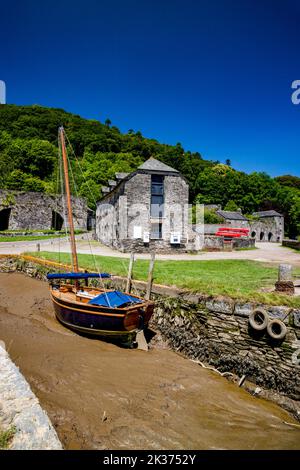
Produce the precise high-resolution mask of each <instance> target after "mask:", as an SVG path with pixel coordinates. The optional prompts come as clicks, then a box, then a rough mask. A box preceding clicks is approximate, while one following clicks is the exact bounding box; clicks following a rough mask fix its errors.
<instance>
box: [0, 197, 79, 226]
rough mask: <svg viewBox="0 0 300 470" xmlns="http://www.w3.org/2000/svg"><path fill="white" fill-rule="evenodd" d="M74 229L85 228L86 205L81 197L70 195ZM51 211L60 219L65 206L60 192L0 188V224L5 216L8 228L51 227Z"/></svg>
mask: <svg viewBox="0 0 300 470" xmlns="http://www.w3.org/2000/svg"><path fill="white" fill-rule="evenodd" d="M72 208H73V219H74V226H75V229H81V230H86V229H87V218H88V207H87V204H86V201H85V200H84V199H83V198H75V197H72ZM53 212H55V213H57V214H58V215H59V217H61V218H62V219H63V220H62V227H61V228H64V223H65V222H64V219H65V218H66V217H65V215H64V214H65V210H64V202H63V200H62V198H61V196H51V195H49V194H44V193H35V192H24V191H8V190H2V189H0V225H1V223H2V224H3V223H4V217H5V218H6V222H7V225H8V226H7V227H5V229H6V228H7V229H9V230H48V229H51V228H56V227H53Z"/></svg>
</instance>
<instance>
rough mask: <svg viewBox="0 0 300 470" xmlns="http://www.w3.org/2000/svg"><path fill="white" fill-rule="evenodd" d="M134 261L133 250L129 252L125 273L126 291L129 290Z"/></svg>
mask: <svg viewBox="0 0 300 470" xmlns="http://www.w3.org/2000/svg"><path fill="white" fill-rule="evenodd" d="M133 263H134V252H132V253H130V261H129V268H128V275H127V283H126V292H131V281H132V270H133Z"/></svg>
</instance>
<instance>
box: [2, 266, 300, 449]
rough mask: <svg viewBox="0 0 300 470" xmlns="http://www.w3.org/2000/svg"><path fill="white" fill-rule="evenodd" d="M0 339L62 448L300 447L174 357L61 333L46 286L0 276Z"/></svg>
mask: <svg viewBox="0 0 300 470" xmlns="http://www.w3.org/2000/svg"><path fill="white" fill-rule="evenodd" d="M0 339H2V340H4V341H5V343H6V347H7V349H8V352H9V354H10V356H11V358H12V359H13V360H14V361H15V362H16V364H17V365H18V366H19V367H20V369H21V371H22V373H23V374H24V375H25V377H26V379H27V380H28V382H29V383H30V385H31V387H32V389H33V391H34V392H35V393H36V395H37V396H38V398H39V400H40V402H41V405H42V406H43V408H44V409H45V410H46V411H47V412H48V415H49V417H50V419H51V421H52V423H53V424H54V426H55V428H56V430H57V432H58V435H59V437H60V439H61V441H62V443H63V445H64V447H65V448H67V449H199V450H200V449H299V448H300V429H297V428H294V427H291V426H288V425H286V424H284V423H283V421H288V422H292V423H295V421H294V420H293V418H292V417H291V416H290V415H288V413H286V412H285V411H284V410H282V409H281V408H279V407H278V406H277V405H275V404H273V403H270V402H268V401H266V400H263V399H257V398H254V397H252V396H251V395H249V394H248V393H247V392H245V391H244V390H242V389H240V388H238V387H237V386H236V385H234V384H233V383H230V382H228V381H227V380H226V379H225V378H223V377H221V376H219V375H217V374H215V373H214V372H212V371H209V370H206V369H202V368H201V367H199V366H198V365H196V364H195V363H193V362H191V361H188V360H186V359H184V358H182V357H181V356H179V355H177V354H176V353H174V352H172V351H168V350H162V349H160V350H159V349H152V350H150V351H149V352H144V351H138V350H127V349H121V348H119V347H117V346H115V345H112V344H109V343H104V342H102V341H99V340H95V339H94V340H93V339H87V338H84V337H82V336H78V335H76V334H75V333H72V332H71V331H69V330H67V329H65V328H64V327H63V326H62V325H60V324H59V323H58V322H57V321H56V319H55V316H54V312H53V308H52V304H51V301H50V296H49V291H48V286H47V284H46V283H43V282H41V281H38V280H35V279H31V278H29V277H26V276H24V275H22V274H4V273H2V274H1V273H0Z"/></svg>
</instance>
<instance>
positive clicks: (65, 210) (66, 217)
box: [58, 139, 74, 271]
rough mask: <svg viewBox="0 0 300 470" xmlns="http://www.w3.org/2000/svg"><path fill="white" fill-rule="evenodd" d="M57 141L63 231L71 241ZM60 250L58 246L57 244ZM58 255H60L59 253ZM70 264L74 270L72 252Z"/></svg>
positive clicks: (60, 155) (60, 156) (60, 151)
mask: <svg viewBox="0 0 300 470" xmlns="http://www.w3.org/2000/svg"><path fill="white" fill-rule="evenodd" d="M58 142H59V169H60V171H59V173H60V184H61V200H62V206H63V213H64V226H65V232H66V238H67V240H69V242H70V243H71V236H70V230H69V232H68V222H67V221H68V216H67V208H66V203H65V198H64V179H63V162H62V150H61V142H60V139H58ZM59 250H60V246H59ZM59 256H60V255H59ZM70 264H71V266H72V271H74V264H73V257H72V253H70Z"/></svg>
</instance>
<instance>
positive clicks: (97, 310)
mask: <svg viewBox="0 0 300 470" xmlns="http://www.w3.org/2000/svg"><path fill="white" fill-rule="evenodd" d="M51 294H52V300H53V302H55V303H56V304H58V305H59V306H61V307H69V308H72V309H73V310H75V309H76V310H78V311H81V312H84V313H89V314H90V313H93V314H95V315H109V316H118V317H119V316H125V315H126V314H130V313H131V312H134V311H136V310H137V309H140V308H147V307H148V306H150V305H152V304H153V302H152V301H143V302H141V303H139V304H135V305H132V306H129V307H123V308H122V307H118V308H113V307H103V306H101V305H90V304H87V303H83V302H80V301H78V300H76V298H74V300H73V299H70V298H68V297H67V298H65V297H66V294H71V295H74V296H75V294H73V293H71V292H68V293H65V292H59V291H57V293H56V291H54V290H53V289H52V290H51ZM130 295H131V294H130ZM135 297H136V298H139V297H137V296H135ZM74 305H75V307H74ZM80 307H81V308H80ZM82 307H85V308H82Z"/></svg>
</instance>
